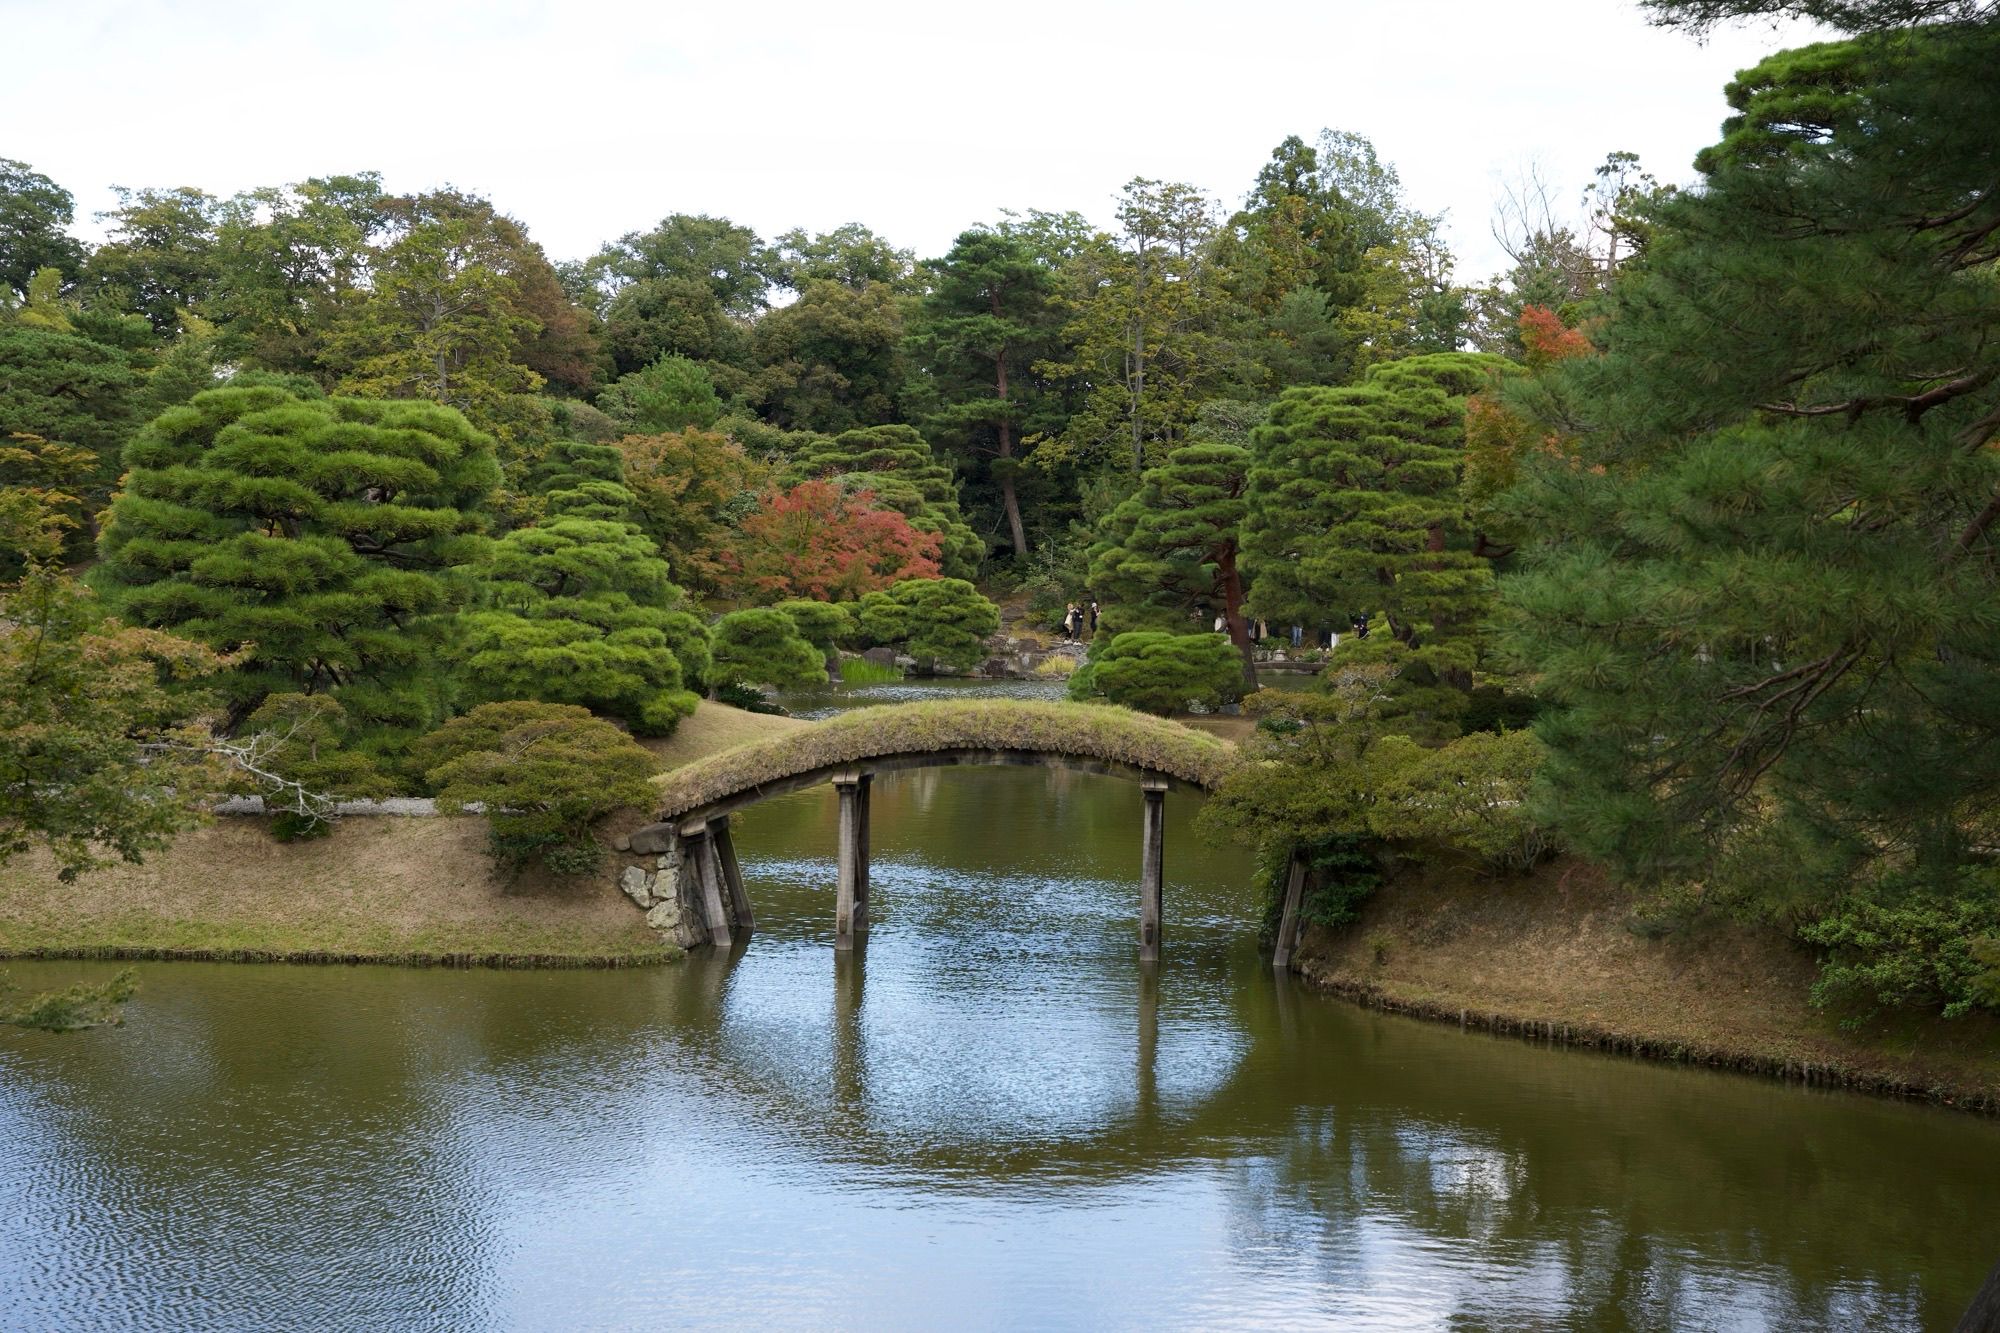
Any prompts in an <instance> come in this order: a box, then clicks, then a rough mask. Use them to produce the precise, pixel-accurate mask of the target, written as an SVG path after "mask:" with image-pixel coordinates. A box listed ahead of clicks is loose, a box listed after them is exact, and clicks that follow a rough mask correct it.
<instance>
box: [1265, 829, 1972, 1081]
mask: <svg viewBox="0 0 2000 1333" xmlns="http://www.w3.org/2000/svg"><path fill="white" fill-rule="evenodd" d="M1632 913H1633V899H1632V895H1631V893H1630V891H1629V890H1624V889H1621V888H1620V887H1618V886H1616V885H1614V884H1612V883H1610V882H1609V881H1608V880H1607V878H1606V877H1605V876H1604V875H1603V874H1602V873H1601V872H1599V871H1597V870H1596V869H1595V868H1593V867H1589V866H1585V865H1581V864H1578V863H1576V862H1574V861H1557V862H1555V863H1552V864H1550V865H1548V866H1544V867H1543V868H1542V869H1541V870H1540V871H1538V872H1537V873H1536V874H1535V875H1534V876H1532V877H1528V878H1517V879H1499V880H1489V879H1481V878H1476V877H1470V876H1467V875H1464V874H1452V873H1446V872H1441V871H1432V872H1429V873H1425V874H1420V875H1412V876H1410V877H1407V878H1402V879H1398V880H1396V881H1395V882H1393V883H1392V884H1391V885H1389V886H1388V887H1386V888H1385V889H1383V890H1382V891H1380V892H1379V893H1377V895H1376V896H1375V897H1374V898H1373V899H1371V900H1370V901H1369V902H1368V903H1367V904H1366V906H1365V908H1364V910H1363V913H1362V918H1361V920H1360V921H1359V922H1358V923H1356V924H1354V925H1352V926H1346V927H1342V928H1340V929H1339V930H1333V931H1328V930H1320V929H1317V928H1313V929H1309V930H1308V931H1307V933H1306V937H1305V939H1304V941H1303V942H1302V945H1301V948H1300V952H1299V955H1298V958H1297V966H1298V969H1299V971H1300V972H1301V973H1303V974H1304V975H1305V977H1306V978H1307V979H1308V980H1310V981H1311V982H1313V983H1314V984H1316V985H1318V986H1320V987H1322V988H1324V989H1328V990H1332V991H1334V992H1337V993H1339V994H1341V995H1344V996H1347V997H1348V998H1350V999H1353V1000H1356V1001H1359V1002H1361V1003H1364V1004H1368V1005H1371V1006H1373V1007H1377V1008H1382V1009H1388V1010H1394V1011H1397V1012H1402V1013H1409V1014H1414V1015H1417V1016H1420V1017H1425V1018H1431V1019H1436V1020H1439V1021H1444V1022H1450V1023H1458V1024H1461V1025H1462V1026H1466V1027H1476V1028H1482V1029H1487V1030H1491V1031H1497V1032H1506V1033H1515V1034H1518V1035H1521V1036H1525V1037H1530V1038H1533V1039H1535V1040H1541V1041H1559V1042H1567V1043H1570V1044H1574V1045H1580V1046H1589V1047H1596V1048H1600V1049H1606V1050H1615V1051H1622V1052H1628V1053H1632V1054H1638V1055H1645V1056H1649V1057H1653V1058H1659V1059H1667V1060H1678V1061H1685V1062H1688V1063H1696V1064H1703V1065H1711V1066H1716V1067H1721V1068H1732V1069H1740V1070H1744V1071H1746V1072H1754V1073H1763V1074H1770V1075H1775V1076H1778V1077H1784V1078H1791V1079H1799V1080H1802V1081H1806V1082H1811V1083H1816V1084H1825V1085H1830V1086H1841V1087H1852V1088H1859V1089H1864V1090H1868V1091H1873V1092H1882V1093H1890V1094H1895V1095H1899V1096H1911V1097H1922V1098H1927V1099H1930V1100H1935V1101H1939V1102H1946V1103H1950V1104H1953V1105H1956V1106H1960V1107H1965V1108H1968V1109H1977V1110H1985V1111H1989V1112H1994V1111H2000V1022H1996V1021H1994V1020H1993V1019H1991V1018H1988V1017H1983V1016H1974V1017H1968V1018H1963V1019H1958V1020H1956V1021H1952V1022H1946V1021H1943V1020H1940V1019H1908V1018H1905V1019H1896V1020H1890V1021H1881V1020H1878V1021H1875V1022H1872V1023H1869V1024H1866V1025H1864V1026H1862V1027H1860V1028H1857V1029H1848V1028H1843V1027H1842V1026H1841V1025H1840V1021H1839V1018H1838V1016H1835V1015H1829V1014H1825V1013H1821V1012H1819V1011H1817V1010H1814V1009H1813V1008H1812V1007H1811V1006H1810V1005H1809V1004H1808V1003H1807V1002H1806V991H1807V987H1809V986H1810V985H1811V983H1812V979H1813V962H1812V959H1811V957H1810V956H1809V955H1808V954H1807V953H1806V952H1804V951H1803V950H1801V949H1799V948H1798V947H1796V946H1795V945H1793V944H1792V943H1791V942H1790V941H1788V940H1787V939H1786V938H1785V937H1784V936H1783V935H1781V934H1780V933H1778V932H1777V931H1775V930H1771V929H1760V928H1753V927H1748V926H1740V925H1716V926H1709V927H1704V928H1701V929H1700V931H1699V932H1698V933H1694V934H1684V935H1667V936H1664V937H1661V938H1645V937H1643V936H1641V935H1639V934H1635V933H1634V932H1633V931H1632V930H1630V929H1628V923H1629V922H1630V921H1631V920H1632Z"/></svg>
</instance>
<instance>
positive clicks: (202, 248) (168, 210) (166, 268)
mask: <svg viewBox="0 0 2000 1333" xmlns="http://www.w3.org/2000/svg"><path fill="white" fill-rule="evenodd" d="M112 192H113V193H114V194H116V195H117V196H118V207H116V208H114V209H112V210H110V211H109V212H106V213H100V214H99V215H98V220H99V221H101V222H108V223H110V224H111V225H110V227H109V228H108V232H109V234H108V237H107V239H106V240H105V242H104V244H103V245H100V246H98V247H97V249H95V250H93V251H92V252H91V254H90V259H89V261H88V262H87V263H86V264H85V266H84V269H83V273H82V275H81V279H80V285H81V286H82V287H84V288H85V289H86V290H87V291H89V292H91V293H93V294H94V296H95V298H96V299H98V300H99V301H101V302H103V303H104V304H107V305H109V306H111V307H112V308H114V309H117V310H121V311H131V312H134V313H137V314H141V315H144V316H145V317H146V319H147V321H148V322H149V323H150V324H151V325H152V326H153V329H154V331H155V332H157V333H158V334H160V335H161V336H162V337H165V336H168V335H171V334H172V333H173V332H174V330H176V329H177V328H179V327H180V323H181V318H182V316H183V315H185V314H188V313H193V314H197V315H199V314H202V313H203V312H204V310H205V309H206V307H207V304H208V302H209V300H210V298H211V297H212V296H213V295H214V292H215V286H216V280H217V277H218V276H219V274H220V271H221V270H220V264H219V262H218V257H217V251H216V229H217V226H218V225H219V223H220V221H221V218H222V201H221V200H219V199H217V198H216V197H215V196H213V195H211V194H208V193H206V192H205V191H202V190H197V189H193V188H191V187H186V186H183V187H181V188H178V189H170V190H128V189H125V188H124V187H122V186H114V187H112Z"/></svg>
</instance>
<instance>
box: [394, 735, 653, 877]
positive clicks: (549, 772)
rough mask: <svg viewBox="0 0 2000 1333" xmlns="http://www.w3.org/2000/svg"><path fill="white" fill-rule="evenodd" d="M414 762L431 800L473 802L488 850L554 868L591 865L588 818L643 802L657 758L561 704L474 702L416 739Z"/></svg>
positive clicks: (580, 869)
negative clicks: (487, 834) (485, 827)
mask: <svg viewBox="0 0 2000 1333" xmlns="http://www.w3.org/2000/svg"><path fill="white" fill-rule="evenodd" d="M413 757H414V759H415V761H416V762H417V763H418V764H419V765H420V766H421V767H422V769H423V772H424V776H425V779H426V780H427V781H428V782H429V783H430V784H431V786H432V787H433V788H434V789H435V790H436V791H437V796H438V808H439V809H441V810H445V811H460V810H463V809H465V807H467V806H469V805H475V804H476V805H479V806H480V807H481V808H483V809H484V810H485V812H486V819H487V822H488V824H489V825H490V826H491V829H492V852H493V856H494V858H495V859H496V860H498V861H500V862H501V863H502V864H503V865H507V866H510V867H513V868H515V869H519V868H520V867H522V866H524V865H526V864H527V863H528V862H530V861H533V860H537V859H538V860H540V861H541V863H542V864H543V865H544V866H545V867H547V868H548V869H549V870H551V871H553V872H554V873H556V874H562V875H575V874H583V873H585V872H588V871H590V870H594V869H596V868H597V866H598V865H599V863H600V861H601V858H602V855H603V852H602V849H601V848H600V847H599V846H598V843H597V840H596V838H595V837H593V836H592V834H591V831H590V827H591V825H592V824H593V823H595V822H596V821H597V820H598V819H600V818H602V817H603V816H605V815H608V814H610V813H611V812H612V811H613V810H617V809H621V808H623V807H626V806H641V807H645V806H649V805H650V804H651V803H652V794H653V789H652V784H651V783H650V782H649V781H648V780H647V779H648V778H650V777H651V776H652V773H653V771H654V769H655V768H657V767H658V765H657V764H656V763H655V761H654V759H653V756H652V755H650V754H648V753H647V752H646V751H645V750H644V749H643V748H642V747H641V746H640V745H639V744H638V743H637V742H636V741H634V740H633V739H632V738H631V737H630V736H628V735H626V734H625V733H624V732H622V731H620V730H619V729H618V728H617V727H614V726H612V725H611V724H610V723H609V722H605V721H603V720H601V719H599V718H595V717H592V716H591V715H590V713H589V711H588V710H586V709H582V708H577V707H574V706H571V705H568V704H545V703H532V702H526V701H513V702H508V703H495V704H482V705H480V706H479V707H478V708H475V709H473V710H472V711H471V712H470V713H467V714H466V715H465V716H464V717H459V718H453V719H452V720H451V721H450V722H447V723H445V724H444V725H443V726H442V727H439V728H438V729H437V730H436V731H434V732H432V733H431V734H430V735H428V736H426V737H424V738H423V739H422V740H420V741H418V742H417V744H416V746H415V747H414V749H413Z"/></svg>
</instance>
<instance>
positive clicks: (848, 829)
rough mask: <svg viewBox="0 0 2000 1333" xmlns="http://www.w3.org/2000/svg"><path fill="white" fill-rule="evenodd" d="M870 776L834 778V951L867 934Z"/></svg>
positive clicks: (852, 774) (849, 773) (851, 774)
mask: <svg viewBox="0 0 2000 1333" xmlns="http://www.w3.org/2000/svg"><path fill="white" fill-rule="evenodd" d="M871 780H872V776H871V775H870V774H867V773H863V772H859V771H856V770H853V769H850V770H848V771H847V772H845V773H840V774H836V775H835V777H834V779H833V789H834V790H835V791H837V792H839V793H840V851H839V864H840V871H839V873H840V884H839V888H838V890H837V891H836V894H835V897H834V907H833V911H834V919H833V947H834V948H836V949H852V948H853V947H854V945H855V942H856V941H857V940H860V939H863V938H865V937H866V936H867V934H868V786H869V783H870V781H871Z"/></svg>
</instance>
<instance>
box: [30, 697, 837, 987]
mask: <svg viewBox="0 0 2000 1333" xmlns="http://www.w3.org/2000/svg"><path fill="white" fill-rule="evenodd" d="M800 725H802V724H800V723H797V722H795V721H793V720H792V719H790V718H773V717H765V716H762V715H760V714H754V713H746V712H743V711H741V710H739V709H734V708H726V707H723V706H721V705H718V704H708V703H704V704H703V705H702V706H701V709H700V711H698V712H697V713H696V714H695V716H693V717H692V718H689V719H688V720H687V721H685V722H683V723H682V724H681V726H680V727H679V729H678V730H677V731H676V732H675V734H674V735H673V736H672V737H670V738H668V739H667V740H664V741H657V742H649V743H648V748H649V749H651V750H652V751H653V753H654V754H655V755H657V756H658V757H659V758H660V760H661V763H662V766H663V768H667V769H671V768H675V767H678V766H679V765H681V764H685V763H691V762H693V761H695V760H697V759H701V758H705V757H706V756H708V755H710V754H714V753H716V752H718V751H720V750H725V749H728V748H729V747H731V746H734V745H739V744H742V743H743V742H745V741H749V740H755V739H760V738H762V737H765V736H770V735H773V734H776V733H779V732H782V731H786V730H790V729H792V728H795V727H798V726H800ZM679 952H680V951H679V950H678V949H675V948H673V947H671V946H669V945H665V944H662V943H661V941H660V939H659V937H658V936H657V935H655V934H654V933H653V932H652V931H651V930H648V929H647V928H646V925H645V921H644V919H643V917H642V916H641V914H640V913H639V911H638V909H637V908H635V907H633V906H632V904H631V902H630V901H629V900H628V899H626V898H625V896H624V895H623V894H621V893H619V892H618V890H617V888H616V887H615V886H614V885H613V884H612V883H611V880H610V876H609V875H599V876H581V877H577V878H575V879H565V878H560V877H556V876H550V875H545V874H539V873H529V874H522V875H518V876H509V875H506V874H504V873H501V872H498V871H496V870H495V868H494V866H493V863H492V861H491V859H490V858H488V857H487V855H486V821H485V820H483V819H479V818H475V817H438V818H398V817H388V816H378V817H368V818H349V819H344V820H342V821H340V823H339V824H337V825H336V826H335V827H334V830H333V833H332V834H331V835H330V836H328V837H325V838H321V839H317V840H315V841H312V842H303V843H289V844H288V843H280V842H278V841H276V840H275V839H274V838H272V837H271V836H270V834H269V832H268V831H267V826H266V823H265V821H264V820H261V819H250V818H221V819H218V820H216V821H215V822H214V823H212V824H210V825H209V826H207V827H205V828H201V829H197V830H195V831H194V832H192V833H189V834H186V835H184V836H183V837H182V838H180V839H179V840H178V841H177V842H176V843H175V844H174V845H173V846H172V847H171V848H169V849H168V850H167V851H165V852H163V853H160V854H159V855H156V856H153V857H150V858H148V859H147V861H146V863H145V864H144V865H139V866H127V865H119V866H113V867H110V868H107V869H104V870H101V871H97V872H95V873H93V874H88V875H85V876H83V877H82V878H81V879H80V880H78V881H77V882H76V883H75V884H63V883H61V882H60V881H58V880H57V879H56V876H55V871H54V867H53V865H52V864H51V863H50V861H49V860H48V858H47V857H45V856H43V855H41V854H39V853H31V854H28V855H24V856H19V857H16V858H14V859H13V860H11V861H9V862H7V863H6V864H4V865H0V957H101V958H211V959H240V960H291V961H302V962H395V963H436V964H460V965H463V964H485V965H493V966H541V967H549V966H557V967H560V966H615V965H624V964H642V963H656V962H662V961H665V960H667V959H670V958H674V957H677V956H679Z"/></svg>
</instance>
